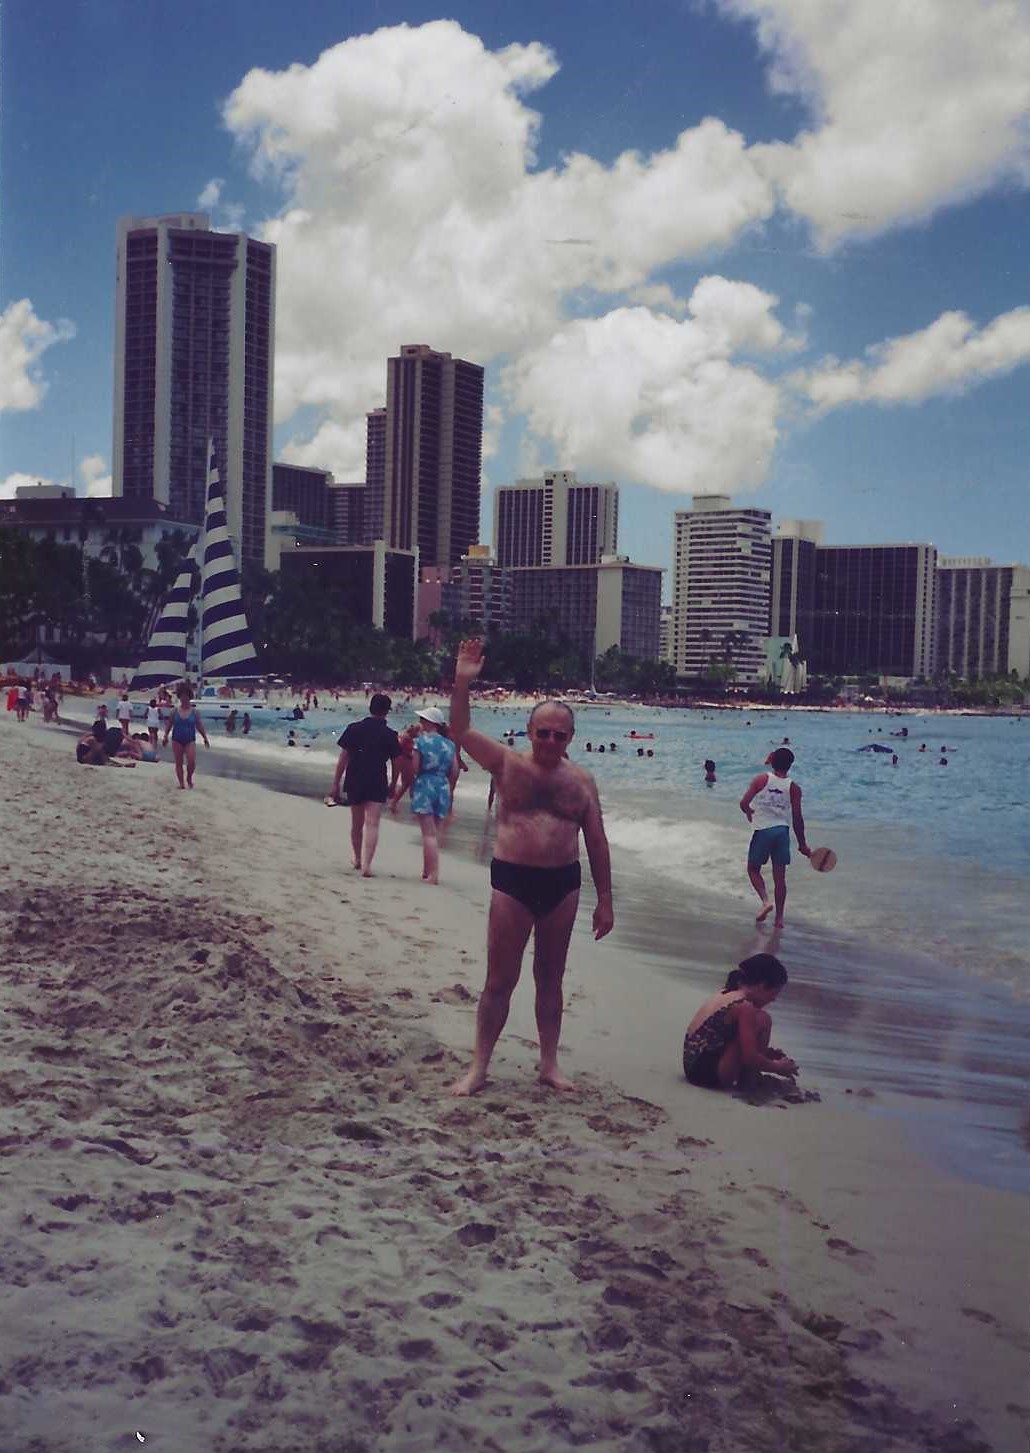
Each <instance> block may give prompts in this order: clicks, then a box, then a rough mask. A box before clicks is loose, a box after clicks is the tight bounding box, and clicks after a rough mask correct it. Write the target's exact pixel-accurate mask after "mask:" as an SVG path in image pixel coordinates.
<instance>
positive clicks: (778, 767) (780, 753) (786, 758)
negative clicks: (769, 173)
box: [765, 747, 794, 772]
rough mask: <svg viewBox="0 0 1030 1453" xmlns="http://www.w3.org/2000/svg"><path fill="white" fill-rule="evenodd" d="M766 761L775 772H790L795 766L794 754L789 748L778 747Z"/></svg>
mask: <svg viewBox="0 0 1030 1453" xmlns="http://www.w3.org/2000/svg"><path fill="white" fill-rule="evenodd" d="M765 760H766V761H767V762H768V763H769V766H770V767H771V768H772V769H773V771H774V772H789V771H790V769H791V767H793V765H794V753H793V752H792V751H791V750H790V748H789V747H777V748H776V750H775V752H770V753H769V755H768V757H766V759H765Z"/></svg>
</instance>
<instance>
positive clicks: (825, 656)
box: [803, 545, 937, 678]
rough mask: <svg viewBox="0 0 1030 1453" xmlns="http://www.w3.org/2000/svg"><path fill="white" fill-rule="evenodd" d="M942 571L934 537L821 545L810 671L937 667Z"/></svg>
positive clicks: (894, 672)
mask: <svg viewBox="0 0 1030 1453" xmlns="http://www.w3.org/2000/svg"><path fill="white" fill-rule="evenodd" d="M936 574H937V550H936V548H935V546H933V545H821V546H819V547H818V549H817V550H816V573H815V594H814V605H813V612H812V629H811V635H810V639H809V641H808V643H807V646H806V647H805V649H804V652H803V654H804V655H805V656H806V657H807V658H808V669H809V672H810V673H811V672H818V673H819V674H820V675H824V676H846V675H861V674H868V675H873V676H896V677H909V678H911V677H915V676H929V675H931V673H932V672H933V669H934V632H933V626H934V598H935V584H936Z"/></svg>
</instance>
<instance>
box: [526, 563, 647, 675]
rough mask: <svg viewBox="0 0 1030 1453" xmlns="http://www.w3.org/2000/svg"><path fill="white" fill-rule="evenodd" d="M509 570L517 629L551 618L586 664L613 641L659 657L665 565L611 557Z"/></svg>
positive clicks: (632, 652) (626, 648)
mask: <svg viewBox="0 0 1030 1453" xmlns="http://www.w3.org/2000/svg"><path fill="white" fill-rule="evenodd" d="M510 574H511V578H512V582H513V585H512V589H513V597H512V617H513V619H512V628H513V629H514V630H516V631H524V630H531V629H532V628H533V626H534V625H536V624H537V622H539V621H541V620H543V621H546V623H547V625H548V626H549V627H550V628H552V629H554V630H555V631H556V632H557V633H558V634H560V635H564V636H567V637H568V639H569V640H570V641H571V642H572V644H573V646H574V648H575V649H576V650H577V651H578V652H579V653H580V655H581V656H582V657H583V659H584V662H585V663H587V664H589V662H591V661H592V660H593V659H594V657H595V656H603V655H604V653H605V651H607V650H609V648H610V647H612V646H617V647H618V648H619V649H620V650H622V651H624V652H626V653H627V654H628V655H630V656H638V657H640V658H641V659H642V660H647V661H656V660H657V659H658V649H659V615H660V611H661V601H662V574H663V571H662V569H661V567H660V566H658V565H634V564H632V563H631V562H630V561H629V560H627V559H624V558H622V557H620V556H610V557H607V558H605V559H604V560H602V561H600V562H599V563H598V564H597V565H544V566H540V567H539V568H533V567H528V568H525V569H521V570H512V571H511V572H510Z"/></svg>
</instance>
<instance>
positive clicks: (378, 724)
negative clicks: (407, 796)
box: [337, 716, 401, 802]
mask: <svg viewBox="0 0 1030 1453" xmlns="http://www.w3.org/2000/svg"><path fill="white" fill-rule="evenodd" d="M337 745H338V746H340V747H342V748H343V750H344V751H345V752H346V753H347V773H346V776H345V777H344V779H343V790H344V791H345V792H346V794H347V796H348V797H349V798H350V799H351V800H355V799H356V800H357V801H359V802H360V801H373V802H385V801H386V792H387V785H388V784H387V780H386V764H387V762H392V761H393V759H394V757H397V756H399V755H400V750H401V746H400V742H399V741H398V740H397V733H396V732H395V731H394V730H393V728H392V727H388V726H387V725H386V722H385V721H384V720H383V718H382V717H381V716H366V718H365V720H364V721H355V722H351V724H350V726H349V727H348V728H347V730H346V731H345V732H344V733H343V736H342V737H340V740H339V742H338V744H337Z"/></svg>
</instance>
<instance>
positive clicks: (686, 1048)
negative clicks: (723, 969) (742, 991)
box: [683, 999, 740, 1090]
mask: <svg viewBox="0 0 1030 1453" xmlns="http://www.w3.org/2000/svg"><path fill="white" fill-rule="evenodd" d="M739 1003H740V1000H739V999H734V1000H732V1001H731V1002H730V1003H729V1004H723V1005H722V1006H721V1007H720V1008H719V1009H716V1010H715V1012H714V1013H713V1014H709V1016H708V1018H707V1019H706V1020H705V1021H704V1023H703V1024H700V1025H698V1027H697V1029H695V1030H694V1032H693V1034H688V1035H687V1036H686V1038H685V1039H684V1041H683V1073H684V1074H685V1075H686V1077H687V1079H688V1080H689V1081H690V1083H691V1084H692V1085H700V1086H702V1087H703V1088H704V1089H706V1090H718V1089H720V1088H721V1086H720V1085H719V1061H720V1060H721V1059H722V1057H723V1054H724V1053H725V1051H726V1046H727V1045H728V1044H732V1043H733V1041H734V1039H736V1037H737V1025H736V1023H735V1021H734V1020H732V1019H731V1018H730V1010H731V1009H735V1008H736V1006H737V1005H738V1004H739Z"/></svg>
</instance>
